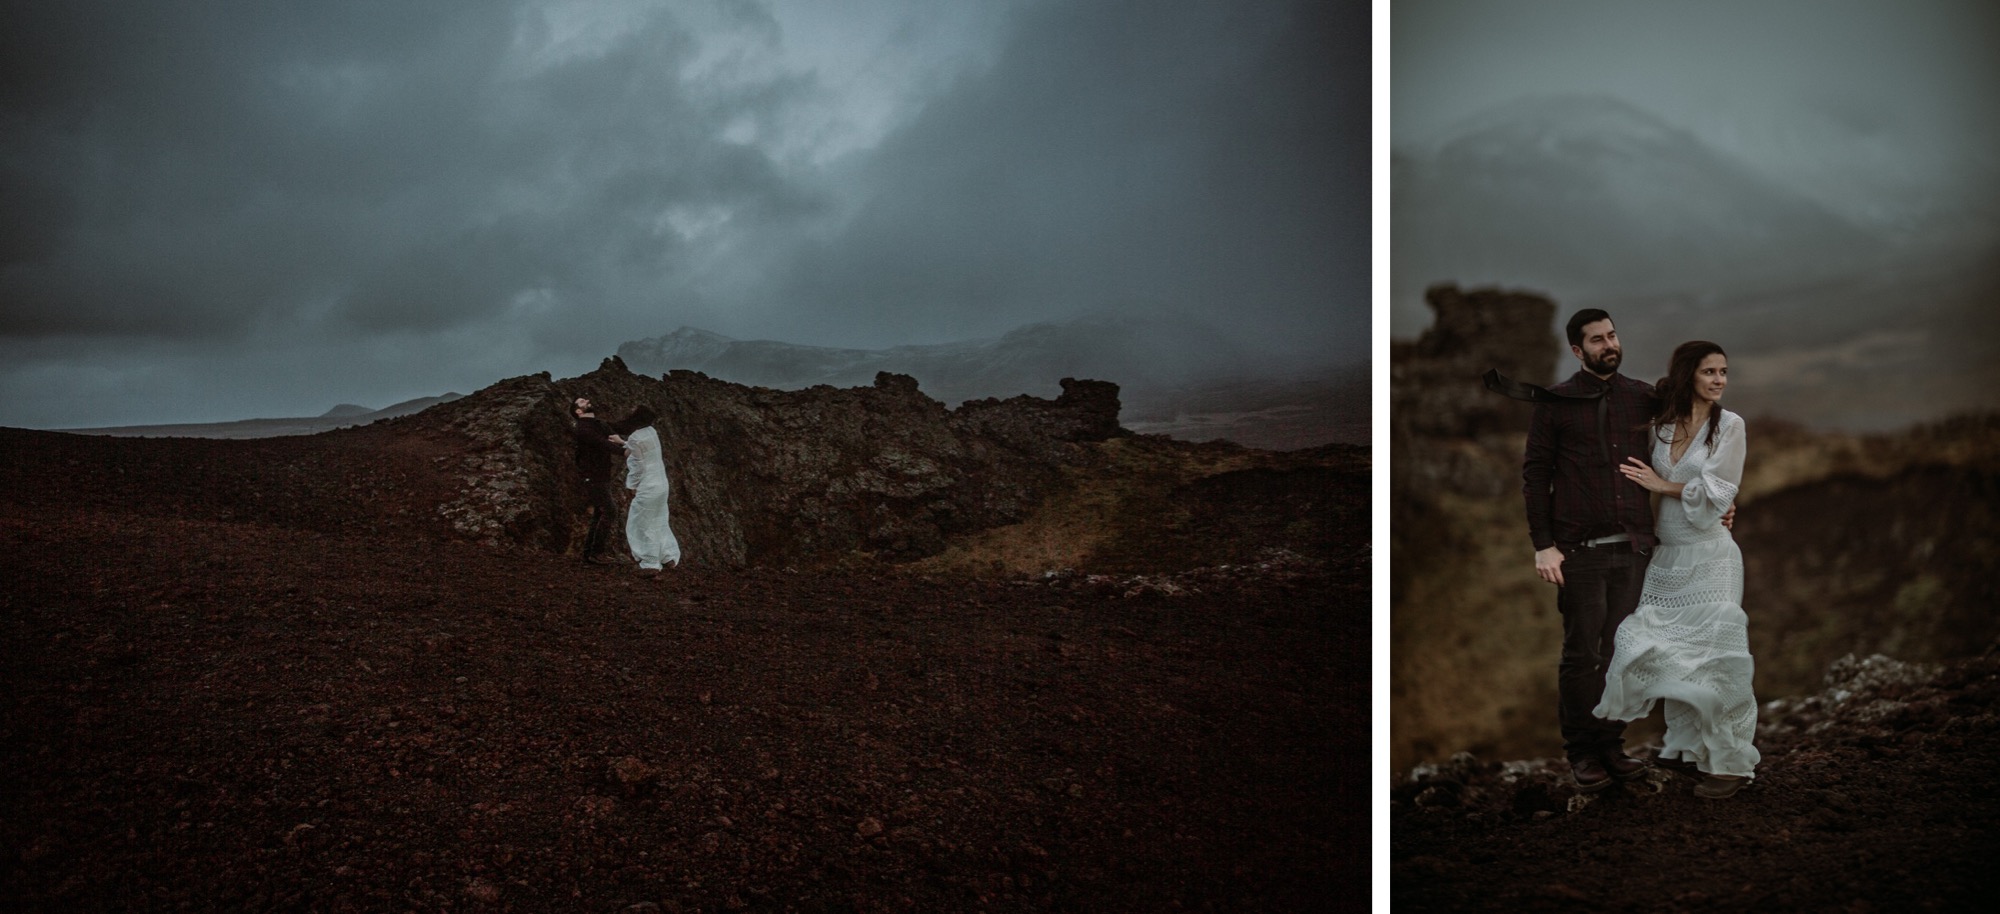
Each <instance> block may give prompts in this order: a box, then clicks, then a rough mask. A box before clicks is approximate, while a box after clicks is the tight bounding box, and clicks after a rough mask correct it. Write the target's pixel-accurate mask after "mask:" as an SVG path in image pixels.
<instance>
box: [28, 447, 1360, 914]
mask: <svg viewBox="0 0 2000 914" xmlns="http://www.w3.org/2000/svg"><path fill="white" fill-rule="evenodd" d="M0 438H5V440H4V441H0V456H4V458H5V461H6V463H7V464H8V466H7V467H5V468H4V469H0V483H4V485H0V569H4V574H5V580H6V582H7V584H6V588H5V594H4V597H0V620H4V632H0V643H4V645H5V647H4V656H5V659H6V662H5V665H4V670H5V672H4V695H5V697H4V701H5V715H4V722H0V757H3V758H4V762H5V769H6V774H7V782H8V786H7V789H6V792H5V799H4V809H0V842H4V850H5V853H6V857H5V859H4V861H0V896H4V899H5V901H6V907H8V908H10V909H14V910H40V911H92V910H96V911H113V910H115V911H125V910H197V911H199V910H227V911H238V910H274V909H283V910H318V911H403V910H420V911H628V910H632V911H648V910H657V911H712V910H773V911H783V910H793V911H877V910H894V911H945V910H1079V911H1160V910H1171V909H1188V910H1216V911H1278V910H1308V909H1311V910H1322V909H1326V908H1327V907H1328V906H1332V907H1335V908H1339V907H1347V908H1349V909H1363V908H1365V907H1366V906H1367V890H1366V885H1367V872H1368V870H1367V861H1368V854H1369V848H1368V824H1369V823H1368V807H1369V804H1370V801H1371V796H1370V795H1371V793H1372V792H1371V791H1370V789H1369V787H1368V785H1369V784H1370V783H1371V780H1370V778H1369V777H1368V776H1367V765H1368V752H1367V744H1366V737H1365V734H1366V733H1367V732H1368V678H1367V658H1368V650H1369V647H1368V646H1369V638H1368V605H1369V604H1368V597H1367V591H1366V574H1365V569H1355V568H1345V569H1335V568H1330V567H1327V566H1326V565H1325V564H1320V563H1314V562H1305V561H1300V562H1285V561H1279V562H1275V563H1270V564H1266V565H1264V566H1259V567H1255V568H1249V569H1235V570H1232V571H1227V572H1210V573H1207V574H1196V575H1186V576H1181V577H1179V578H1175V579H1173V580H1171V581H1168V580H1165V579H1151V580H1150V581H1149V580H1138V579H1133V580H1123V581H1112V580H1108V579H1093V578H1086V577H1081V576H1074V575H1072V576H1055V577H1051V578H1046V579H1044V578H1013V579H999V580H976V579H969V578H967V579H959V578H937V577H932V578H926V577H920V576H916V575H912V574H909V573H904V572H898V571H895V570H889V569H859V570H849V571H841V572H800V573H792V572H786V571H781V570H759V569H752V570H743V571H730V570H721V569H703V570H688V571H681V572H669V573H667V574H665V575H662V576H658V577H655V578H644V577H641V576H640V575H639V574H638V573H637V572H636V571H635V570H634V569H632V568H631V567H629V566H626V567H613V568H603V567H593V566H585V565H582V564H581V563H578V562H576V561H575V560H574V559H573V558H565V557H562V556H557V555H553V554H549V553H544V552H538V551H532V550H523V549H491V548H485V547H480V546H476V545H472V544H468V543H465V542H461V541H456V540H454V539H452V538H450V537H449V536H447V535H444V531H443V528H442V526H441V525H440V523H439V522H438V521H436V520H435V519H434V518H432V517H430V516H427V515H425V514H424V512H422V511H419V510H415V509H409V510H401V509H399V507H398V504H397V499H399V498H408V499H410V500H411V501H410V504H413V505H414V504H420V503H430V504H434V503H435V494H436V493H432V492H429V490H428V489H426V488H425V487H427V486H432V485H435V479H434V478H433V477H432V476H431V475H427V474H426V472H425V467H426V466H427V462H428V461H430V460H433V459H434V458H435V456H436V455H432V454H428V453H425V452H424V451H423V447H422V446H421V445H420V444H411V443H407V442H406V443H404V444H401V445H396V446H394V447H390V446H389V444H388V443H386V439H369V438H367V437H366V436H365V435H349V436H344V437H343V436H340V435H332V436H314V437H312V438H295V439H274V440H270V441H263V442H200V441H179V442H152V443H148V444H144V445H134V444H133V443H131V442H130V440H129V439H125V440H112V439H89V440H84V439H78V438H76V437H75V436H50V435H42V434H38V433H22V432H16V431H11V430H9V431H0ZM134 448H137V450H133V449H134ZM370 448H375V449H374V450H372V451H371V450H370ZM138 452H143V453H144V454H146V455H149V456H146V457H145V459H128V456H127V455H129V454H132V453H138ZM162 455H164V456H162ZM243 486H247V487H249V488H251V489H254V490H255V491H256V492H259V493H267V494H264V495H260V496H259V497H258V498H257V499H255V500H254V501H256V502H257V503H248V500H246V499H239V498H234V497H231V495H230V494H229V493H230V492H231V491H234V490H235V489H236V488H237V487H243ZM272 492H284V493H286V494H284V495H283V496H282V497H275V496H270V495H269V494H268V493H272ZM424 499H431V500H430V501H428V502H426V501H424ZM273 502H275V503H273ZM1165 584H1173V585H1175V586H1171V587H1170V586H1164V585H1165Z"/></svg>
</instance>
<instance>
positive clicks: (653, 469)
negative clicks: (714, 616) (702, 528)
mask: <svg viewBox="0 0 2000 914" xmlns="http://www.w3.org/2000/svg"><path fill="white" fill-rule="evenodd" d="M625 488H628V489H631V490H632V491H633V494H632V505H631V507H629V508H627V509H626V511H625V542H626V543H627V544H628V545H630V546H631V547H632V558H634V559H636V560H637V561H638V562H639V567H640V568H641V569H644V570H647V571H658V570H660V568H661V567H662V566H663V565H678V564H680V561H681V544H680V541H679V540H676V539H674V531H673V528H672V527H670V526H668V524H667V465H666V462H665V461H664V460H663V459H662V458H661V456H660V433H659V432H657V431H654V429H653V427H652V426H650V425H648V426H646V427H645V428H642V429H639V430H637V431H635V432H632V433H631V434H629V435H626V436H625Z"/></svg>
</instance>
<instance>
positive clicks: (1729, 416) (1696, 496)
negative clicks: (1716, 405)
mask: <svg viewBox="0 0 2000 914" xmlns="http://www.w3.org/2000/svg"><path fill="white" fill-rule="evenodd" d="M1718 424H1719V426H1720V427H1719V428H1717V429H1716V440H1715V446H1714V447H1713V448H1709V449H1708V451H1707V453H1706V454H1702V455H1700V457H1701V462H1700V464H1699V466H1700V469H1701V472H1700V473H1699V474H1697V475H1695V476H1694V477H1692V478H1690V479H1689V480H1688V481H1687V484H1686V487H1685V488H1683V489H1681V497H1680V507H1681V511H1682V512H1683V513H1684V514H1685V515H1686V517H1687V521H1688V525H1689V526H1691V527H1693V528H1695V529H1697V530H1719V529H1721V527H1722V515H1724V514H1728V513H1729V506H1730V505H1733V504H1735V503H1736V490H1737V488H1738V487H1740V486H1741V485H1742V484H1743V459H1744V457H1745V455H1747V454H1748V453H1749V450H1750V448H1749V446H1748V443H1747V442H1746V440H1745V438H1746V433H1745V431H1744V427H1743V417H1741V416H1738V415H1737V414H1735V413H1732V412H1728V411H1727V410H1725V411H1724V412H1723V413H1722V420H1721V422H1720V423H1718ZM1693 456H1696V455H1695V454H1688V455H1685V457H1693ZM1685 457H1684V458H1683V459H1685ZM1668 507H1670V506H1669V505H1666V504H1665V503H1664V502H1663V503H1662V508H1663V509H1665V508H1668Z"/></svg>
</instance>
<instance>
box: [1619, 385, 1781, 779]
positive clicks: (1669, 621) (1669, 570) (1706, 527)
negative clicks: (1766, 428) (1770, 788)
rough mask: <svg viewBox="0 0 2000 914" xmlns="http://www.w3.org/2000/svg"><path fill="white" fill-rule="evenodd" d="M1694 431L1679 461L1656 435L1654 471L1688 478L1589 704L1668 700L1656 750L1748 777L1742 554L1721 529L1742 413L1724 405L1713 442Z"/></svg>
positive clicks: (1739, 446)
mask: <svg viewBox="0 0 2000 914" xmlns="http://www.w3.org/2000/svg"><path fill="white" fill-rule="evenodd" d="M1706 431H1707V429H1706V428H1703V429H1702V430H1701V431H1700V432H1697V434H1696V437H1695V440H1694V441H1693V442H1691V443H1689V445H1688V448H1687V451H1686V452H1685V453H1683V454H1682V455H1681V459H1680V460H1679V462H1675V461H1674V459H1673V452H1672V449H1671V447H1670V444H1669V442H1668V441H1665V440H1661V438H1662V437H1665V436H1661V435H1655V436H1654V444H1653V472H1655V473H1658V474H1659V475H1660V476H1661V477H1662V478H1664V479H1666V480H1667V481H1668V482H1678V483H1685V484H1686V488H1685V489H1683V490H1682V491H1681V497H1679V498H1662V499H1660V510H1659V517H1658V518H1657V519H1656V521H1655V529H1656V530H1657V531H1658V533H1659V537H1660V545H1659V546H1658V548H1656V549H1655V550H1654V552H1653V559H1652V562H1651V563H1650V564H1648V565H1647V567H1646V586H1645V590H1644V593H1643V595H1642V596H1641V597H1640V598H1639V608H1638V609H1637V610H1636V611H1634V612H1633V613H1632V615H1631V616H1630V617H1628V618H1626V620H1625V621H1624V622H1623V623H1621V624H1620V625H1619V626H1618V637H1617V641H1616V647H1615V649H1614V650H1613V652H1612V655H1611V667H1610V669H1609V670H1608V671H1607V672H1606V674H1605V681H1604V700H1603V701H1602V702H1600V703H1599V704H1598V705H1597V707H1596V709H1595V710H1594V711H1593V712H1592V713H1594V714H1596V715H1597V716H1598V717H1602V718H1604V719H1606V720H1637V719H1639V718H1641V717H1644V716H1646V714H1647V713H1649V712H1650V711H1652V709H1653V703H1654V702H1655V701H1665V702H1666V718H1667V732H1666V735H1665V737H1664V745H1663V746H1662V747H1661V750H1660V757H1662V758H1666V759H1675V758H1678V759H1680V760H1682V761H1687V762H1693V763H1694V765H1695V767H1696V768H1698V769H1699V770H1701V771H1703V772H1706V773H1708V774H1721V775H1738V776H1742V777H1751V776H1753V775H1754V774H1755V772H1756V767H1757V762H1758V759H1759V758H1760V756H1759V754H1758V752H1757V748H1756V747H1755V746H1753V745H1751V740H1752V739H1753V738H1754V737H1755V736H1756V735H1757V701H1756V698H1755V697H1754V696H1752V695H1751V691H1750V677H1751V672H1752V665H1751V662H1750V633H1749V628H1748V622H1749V617H1748V616H1746V615H1745V614H1744V612H1743V606H1742V603H1743V553H1742V552H1741V551H1740V550H1738V549H1737V548H1736V540H1735V539H1734V538H1732V537H1731V536H1730V535H1729V530H1728V529H1727V528H1725V527H1723V526H1722V515H1724V514H1726V513H1728V511H1729V506H1730V505H1731V504H1732V503H1733V502H1734V501H1735V500H1736V488H1737V486H1738V485H1740V484H1741V483H1742V481H1743V458H1744V453H1745V443H1744V427H1743V417H1741V416H1738V415H1737V414H1735V413H1732V412H1729V411H1728V410H1723V413H1722V420H1721V425H1720V427H1719V428H1718V429H1717V430H1716V440H1715V446H1714V447H1713V448H1710V447H1709V446H1708V445H1707V444H1706V438H1707V435H1706Z"/></svg>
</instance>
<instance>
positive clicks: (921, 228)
mask: <svg viewBox="0 0 2000 914" xmlns="http://www.w3.org/2000/svg"><path fill="white" fill-rule="evenodd" d="M1367 54H1368V35H1367V16H1366V10H1365V9H1360V10H1359V11H1358V12H1357V11H1356V10H1354V9H1348V8H1343V7H1341V6H1340V5H1338V4H1324V3H1301V4H1293V5H1290V6H1287V7H1277V6H1271V5H1258V6H1256V7H1254V9H1253V8H1250V7H1244V6H1238V5H1221V4H1189V3H1152V2H1128V3H1084V4H1046V5H1043V6H1040V7H1038V8H1036V9H1034V10H1033V11H1032V12H1031V13H1030V14H1029V15H1028V16H1026V17H1024V19H1023V21H1022V22H1021V23H1020V25H1019V27H1018V29H1017V31H1016V32H1015V33H1014V34H1013V36H1012V38H1011V39H1010V40H1009V41H1008V42H1007V44H1006V46H1005V49H1004V50H1003V52H1002V53H1001V55H1000V57H999V60H998V63H997V64H996V65H995V66H994V67H993V68H992V69H991V70H990V71H988V72H986V73H984V74H982V75H980V76H978V77H976V78H973V79H969V80H967V81H965V82H964V83H963V84H962V85H960V86H958V87H957V88H956V89H955V90H954V91H953V92H951V93H949V94H947V95H945V96H943V97H941V98H939V99H938V100H937V101H935V102H934V103H933V104H932V105H931V107H930V108H929V109H928V110H927V111H926V113H925V114H924V115H923V116H922V117H921V118H919V119H918V120H917V121H916V122H915V123H913V124H912V125H911V126H910V127H909V129H907V130H905V131H904V132H902V133H900V134H899V135H897V136H896V137H894V138H893V139H892V140H891V141H890V142H889V143H888V144H887V145H886V146H885V147H884V148H883V149H882V150H881V151H880V153H879V155H877V156H875V157H874V158H873V159H871V161H870V162H869V163H868V166H867V168H866V169H865V173H864V176H863V178H862V180H863V182H864V183H865V185H866V186H868V187H869V188H871V189H872V190H873V195H872V196H871V197H870V198H868V199H867V201H866V202H865V203H864V204H863V205H862V206H861V208H860V210H859V212H858V213H857V214H856V215H855V216H854V218H853V220H852V221H851V222H850V223H849V224H847V225H846V226H845V227H844V230H843V231H841V232H840V233H839V234H838V235H836V236H834V237H832V238H830V239H827V240H825V241H822V242H820V243H818V244H816V245H814V246H812V247H811V248H809V249H808V250H806V251H805V252H804V253H803V254H802V255H801V256H800V257H799V259H798V260H797V261H796V262H795V263H794V264H793V266H792V269H791V272H790V273H788V274H787V275H786V277H785V278H786V280H787V283H786V285H784V286H783V287H782V291H781V292H780V293H779V294H781V295H783V296H785V297H788V298H793V299H796V300H799V301H809V302H812V303H813V304H814V305H815V306H816V307H817V308H818V309H819V314H820V316H821V319H822V320H824V321H825V322H827V323H828V324H829V325H834V324H841V323H850V322H863V321H866V320H868V319H869V318H870V317H873V316H888V317H892V318H894V319H895V320H896V321H898V322H899V323H900V324H902V325H904V326H910V327H914V328H916V329H917V330H918V331H919V332H923V333H926V334H928V335H931V336H934V337H940V338H942V337H949V336H951V335H954V334H957V333H960V332H961V331H962V329H963V328H966V327H978V328H980V329H982V330H986V331H994V330H999V329H1005V327H1006V326H1009V325H1011V324H1013V323H1016V322H1019V321H1021V320H1023V319H1035V318H1046V317H1052V316H1060V315H1065V314H1074V313H1076V312H1078V311H1079V310H1086V311H1087V310H1110V311H1133V310H1148V309H1171V310H1178V311H1182V312H1186V313H1190V314H1198V315H1205V316H1208V317H1209V318H1210V319H1212V320H1214V321H1215V322H1217V323H1218V324H1224V325H1232V326H1241V327H1242V328H1243V329H1244V330H1245V331H1246V333H1245V337H1246V338H1250V339H1261V340H1262V341H1263V342H1264V343H1266V344H1268V345H1270V346H1271V347H1273V348H1278V349H1286V348H1289V346H1290V344H1297V345H1298V346H1300V347H1301V348H1313V349H1317V350H1319V351H1320V352H1321V353H1322V354H1324V353H1326V351H1327V350H1333V351H1337V352H1339V353H1340V354H1341V355H1343V356H1345V357H1348V358H1355V357H1360V356H1361V355H1363V351H1364V350H1363V349H1362V347H1364V346H1365V338H1366V332H1365V330H1366V326H1367V311H1368V301H1367V300H1368V261H1367V251H1368V221H1367V203H1368V174H1367V131H1366V129H1365V126H1364V125H1365V124H1366V123H1367V104H1368V65H1367ZM1273 331H1277V332H1278V335H1274V334H1273Z"/></svg>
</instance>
